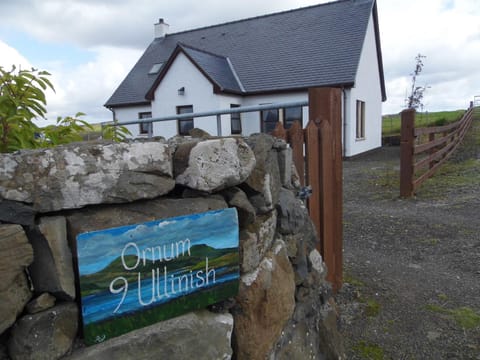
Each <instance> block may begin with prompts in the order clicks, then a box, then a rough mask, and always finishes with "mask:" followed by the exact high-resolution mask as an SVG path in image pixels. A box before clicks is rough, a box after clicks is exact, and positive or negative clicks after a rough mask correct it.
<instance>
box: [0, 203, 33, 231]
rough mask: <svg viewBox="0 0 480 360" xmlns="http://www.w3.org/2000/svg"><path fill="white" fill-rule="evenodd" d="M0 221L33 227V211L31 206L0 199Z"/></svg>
mask: <svg viewBox="0 0 480 360" xmlns="http://www.w3.org/2000/svg"><path fill="white" fill-rule="evenodd" d="M0 221H1V222H5V223H12V224H20V225H26V226H33V225H34V223H35V211H34V210H33V208H32V207H31V206H28V205H25V204H23V203H20V202H17V201H10V200H2V199H0Z"/></svg>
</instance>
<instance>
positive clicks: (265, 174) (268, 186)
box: [245, 134, 282, 213]
mask: <svg viewBox="0 0 480 360" xmlns="http://www.w3.org/2000/svg"><path fill="white" fill-rule="evenodd" d="M247 143H248V144H249V145H250V147H251V148H252V150H253V152H254V154H255V159H256V165H255V168H254V169H253V171H252V173H251V175H250V176H249V177H248V179H247V180H246V181H245V186H247V187H248V190H249V191H247V194H248V196H249V199H250V202H251V203H252V205H253V206H254V207H255V208H256V210H257V212H259V213H265V212H268V211H270V210H272V209H274V208H275V205H276V204H277V202H278V196H279V192H280V188H281V186H282V183H281V181H280V170H279V167H278V154H277V151H276V150H274V149H273V148H272V147H273V144H274V138H273V137H271V136H269V135H266V134H255V135H252V136H250V137H249V138H248V139H247Z"/></svg>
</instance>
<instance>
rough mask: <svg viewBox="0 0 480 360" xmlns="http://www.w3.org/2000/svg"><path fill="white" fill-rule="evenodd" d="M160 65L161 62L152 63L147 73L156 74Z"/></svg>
mask: <svg viewBox="0 0 480 360" xmlns="http://www.w3.org/2000/svg"><path fill="white" fill-rule="evenodd" d="M162 65H163V63H156V64H153V66H152V68H151V69H150V71H149V72H148V75H154V74H158V72H159V71H160V69H161V68H162Z"/></svg>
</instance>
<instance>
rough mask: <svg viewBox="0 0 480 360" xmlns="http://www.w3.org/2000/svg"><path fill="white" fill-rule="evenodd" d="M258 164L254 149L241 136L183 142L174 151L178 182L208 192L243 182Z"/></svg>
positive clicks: (176, 179)
mask: <svg viewBox="0 0 480 360" xmlns="http://www.w3.org/2000/svg"><path fill="white" fill-rule="evenodd" d="M254 166H255V157H254V155H253V152H252V150H251V149H250V148H249V147H248V145H247V144H246V143H245V142H243V140H241V139H238V138H221V139H214V140H206V141H202V142H199V143H196V144H194V145H193V146H192V144H191V143H186V144H180V145H178V147H177V150H176V151H175V155H174V167H175V181H176V183H177V184H179V185H184V186H188V187H189V188H192V189H195V190H200V191H206V192H208V193H212V192H216V191H220V190H223V189H226V188H228V187H232V186H236V185H239V184H241V183H242V182H244V181H245V179H247V177H248V176H249V175H250V173H251V171H252V170H253V168H254ZM182 170H183V171H182Z"/></svg>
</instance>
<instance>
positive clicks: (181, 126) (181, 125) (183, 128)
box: [177, 105, 193, 136]
mask: <svg viewBox="0 0 480 360" xmlns="http://www.w3.org/2000/svg"><path fill="white" fill-rule="evenodd" d="M189 113H193V105H186V106H177V114H178V115H181V114H189ZM192 129H193V118H187V119H181V120H178V134H179V135H183V136H185V135H189V131H190V130H192Z"/></svg>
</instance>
